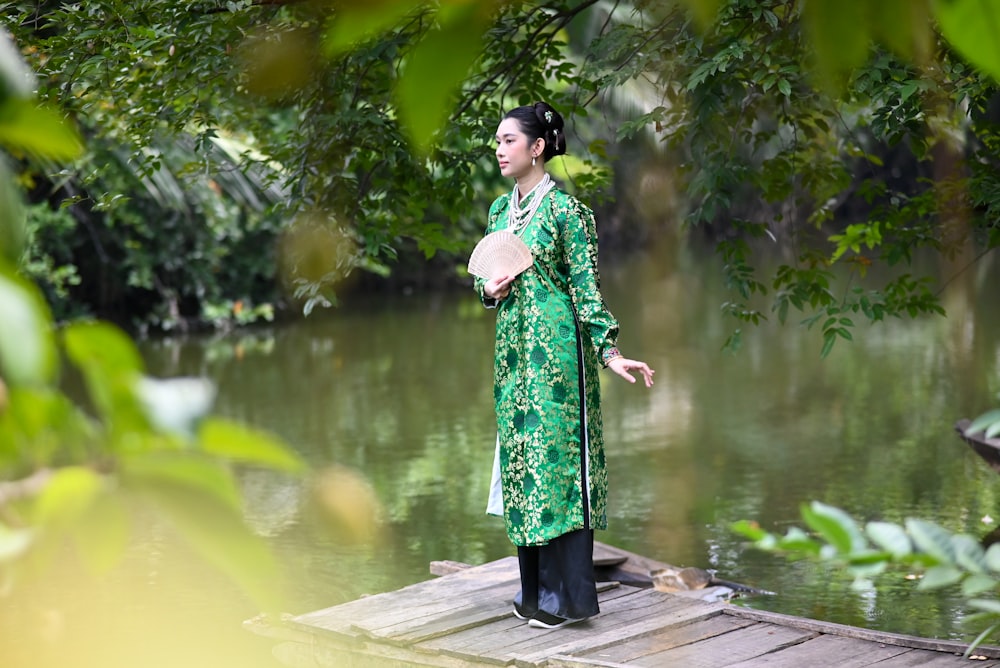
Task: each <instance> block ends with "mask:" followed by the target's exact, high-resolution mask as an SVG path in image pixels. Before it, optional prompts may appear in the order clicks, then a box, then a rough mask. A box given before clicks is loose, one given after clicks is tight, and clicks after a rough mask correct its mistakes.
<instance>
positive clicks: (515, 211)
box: [507, 173, 556, 234]
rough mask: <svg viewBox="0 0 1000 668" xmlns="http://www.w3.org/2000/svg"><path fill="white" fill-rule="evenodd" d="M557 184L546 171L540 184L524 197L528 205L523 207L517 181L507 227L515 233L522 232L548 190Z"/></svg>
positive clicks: (512, 193) (511, 199) (509, 209)
mask: <svg viewBox="0 0 1000 668" xmlns="http://www.w3.org/2000/svg"><path fill="white" fill-rule="evenodd" d="M555 185H556V184H555V182H554V181H553V180H552V178H551V177H550V176H549V175H548V173H546V174H545V175H544V176H542V180H541V181H539V182H538V184H537V185H536V186H535V187H534V188H532V189H531V192H529V193H528V194H527V195H526V196H525V198H524V199H525V201H526V202H527V205H526V206H523V207H522V206H521V203H520V202H519V201H518V200H519V199H520V198H519V197H518V192H517V184H516V183H515V184H514V190H513V192H511V194H510V207H509V208H508V216H507V229H508V230H510V231H511V232H513V233H514V234H520V233H521V230H523V229H524V228H525V226H526V225H527V224H528V223H530V222H531V219H532V218H533V217H534V215H535V212H536V211H538V207H539V206H541V204H542V199H544V198H545V195H546V194H548V192H549V191H550V190H552V189H553V188H554V187H555Z"/></svg>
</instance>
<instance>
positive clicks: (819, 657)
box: [727, 618, 913, 668]
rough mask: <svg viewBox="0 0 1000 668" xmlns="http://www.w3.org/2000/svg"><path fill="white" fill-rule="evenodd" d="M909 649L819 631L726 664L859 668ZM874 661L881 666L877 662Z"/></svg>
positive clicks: (772, 667) (748, 667)
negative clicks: (752, 656)
mask: <svg viewBox="0 0 1000 668" xmlns="http://www.w3.org/2000/svg"><path fill="white" fill-rule="evenodd" d="M730 619H731V618H730ZM744 621H750V620H744ZM912 651H913V650H911V649H908V648H906V647H899V646H896V645H883V644H880V643H875V642H871V641H868V640H859V639H857V638H847V637H844V636H833V635H820V636H816V637H815V638H812V639H810V640H806V641H805V642H803V643H800V644H798V645H792V646H791V647H786V648H784V649H782V650H781V651H778V652H772V653H770V654H764V655H762V656H758V657H754V658H752V659H748V660H746V661H740V662H738V663H734V664H732V665H730V666H728V667H727V668H758V667H759V666H769V667H770V668H801V667H802V666H834V665H835V666H837V668H861V667H862V666H869V665H871V664H873V663H876V662H879V661H884V660H886V659H889V658H892V657H894V656H898V655H900V654H905V653H907V652H912ZM878 665H879V666H882V664H881V663H879V664H878Z"/></svg>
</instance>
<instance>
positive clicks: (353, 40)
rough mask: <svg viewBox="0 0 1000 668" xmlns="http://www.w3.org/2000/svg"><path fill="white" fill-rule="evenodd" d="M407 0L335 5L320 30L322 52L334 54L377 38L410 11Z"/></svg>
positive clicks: (409, 1) (412, 5)
mask: <svg viewBox="0 0 1000 668" xmlns="http://www.w3.org/2000/svg"><path fill="white" fill-rule="evenodd" d="M414 6H415V5H414V3H413V2H412V1H411V0H394V1H390V2H369V3H363V2H359V3H352V4H350V5H346V6H341V7H338V8H337V10H336V12H335V13H334V16H333V18H332V19H331V20H330V21H329V22H328V23H327V25H326V29H325V31H324V32H323V51H324V53H325V54H326V55H327V56H335V55H338V54H341V53H344V52H345V51H349V50H350V49H351V48H353V47H354V46H356V45H358V44H359V43H361V42H365V41H368V40H370V39H372V38H374V37H377V36H378V35H379V34H380V33H383V32H385V31H386V30H388V29H389V28H391V27H393V26H394V25H396V23H398V22H399V21H400V20H401V19H402V18H403V17H404V16H406V15H407V14H410V13H412V12H413V11H414Z"/></svg>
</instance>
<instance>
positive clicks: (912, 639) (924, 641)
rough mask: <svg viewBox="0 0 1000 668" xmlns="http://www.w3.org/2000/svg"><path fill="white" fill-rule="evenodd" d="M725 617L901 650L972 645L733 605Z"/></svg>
mask: <svg viewBox="0 0 1000 668" xmlns="http://www.w3.org/2000/svg"><path fill="white" fill-rule="evenodd" d="M724 612H725V614H727V615H733V616H737V617H744V618H746V619H755V620H758V621H762V622H768V623H771V624H781V625H783V626H789V627H793V628H798V629H805V630H809V631H816V632H817V633H826V634H830V635H838V636H845V637H848V638H858V639H860V640H870V641H871V642H877V643H884V644H886V645H899V646H901V647H912V648H915V649H929V650H933V651H935V652H952V653H957V654H961V653H962V652H964V651H965V649H966V648H967V647H968V646H969V645H968V643H961V642H956V641H953V640H937V639H935V638H920V637H917V636H910V635H904V634H901V633H887V632H885V631H873V630H871V629H863V628H860V627H857V626H847V625H845V624H835V623H833V622H822V621H819V620H816V619H806V618H804V617H793V616H792V615H784V614H781V613H778V612H770V611H768V610H755V609H753V608H744V607H741V606H738V605H732V606H729V607H727V608H725V610H724ZM976 654H980V655H983V656H986V657H989V658H991V659H994V658H1000V647H995V646H992V645H983V646H980V647H977V648H976Z"/></svg>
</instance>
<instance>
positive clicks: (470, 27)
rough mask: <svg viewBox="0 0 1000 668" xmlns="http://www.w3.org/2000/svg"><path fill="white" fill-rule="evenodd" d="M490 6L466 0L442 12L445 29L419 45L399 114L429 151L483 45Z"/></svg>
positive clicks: (401, 88) (399, 92) (401, 91)
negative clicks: (455, 95) (460, 85)
mask: <svg viewBox="0 0 1000 668" xmlns="http://www.w3.org/2000/svg"><path fill="white" fill-rule="evenodd" d="M489 7H490V6H489V4H487V3H480V2H479V0H461V1H460V2H455V3H452V4H448V5H445V6H444V7H442V9H441V10H440V11H439V13H438V20H439V22H440V27H439V28H437V29H435V30H432V31H431V32H430V34H428V35H427V36H426V37H425V38H424V39H423V40H421V41H420V43H419V44H417V45H416V46H415V47H414V48H413V51H412V52H411V53H410V55H409V57H408V62H407V63H406V65H405V68H404V71H403V74H402V78H401V79H400V81H399V84H398V87H397V89H396V96H397V99H398V104H399V116H400V120H401V121H402V122H403V126H404V128H405V129H406V132H407V135H408V136H409V138H410V141H411V142H412V143H413V145H414V146H415V147H416V149H417V150H418V151H421V152H426V151H427V150H429V148H430V147H431V145H432V144H433V142H434V139H435V136H434V135H435V134H436V133H437V132H438V131H439V130H440V129H442V128H443V127H444V125H445V122H446V121H447V119H448V116H449V114H450V111H451V107H452V102H453V99H454V97H453V96H454V94H455V92H456V91H457V90H458V87H459V84H460V83H461V82H462V81H463V80H464V79H465V78H466V77H467V76H468V74H469V70H470V69H471V67H472V64H473V63H474V62H475V60H476V58H477V57H478V55H479V52H480V50H481V49H482V36H483V32H484V30H485V29H486V25H487V21H488V20H489V13H488V10H489Z"/></svg>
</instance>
